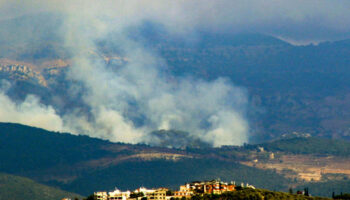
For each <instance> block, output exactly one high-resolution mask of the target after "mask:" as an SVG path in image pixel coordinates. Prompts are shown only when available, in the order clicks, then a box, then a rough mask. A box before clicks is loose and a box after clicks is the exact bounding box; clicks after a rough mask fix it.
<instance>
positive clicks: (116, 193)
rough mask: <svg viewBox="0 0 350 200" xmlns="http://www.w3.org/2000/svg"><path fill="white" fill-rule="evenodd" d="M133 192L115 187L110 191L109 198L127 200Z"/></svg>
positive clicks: (109, 199) (111, 199)
mask: <svg viewBox="0 0 350 200" xmlns="http://www.w3.org/2000/svg"><path fill="white" fill-rule="evenodd" d="M130 194H131V192H130V191H126V192H122V191H120V190H118V189H115V190H114V191H113V192H108V198H107V199H108V200H127V199H129V197H130Z"/></svg>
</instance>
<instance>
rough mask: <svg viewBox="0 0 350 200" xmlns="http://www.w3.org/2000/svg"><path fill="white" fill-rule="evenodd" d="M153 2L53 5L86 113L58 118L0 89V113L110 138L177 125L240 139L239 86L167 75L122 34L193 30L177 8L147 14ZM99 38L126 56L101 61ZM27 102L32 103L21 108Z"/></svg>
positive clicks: (243, 103) (214, 138) (129, 138)
mask: <svg viewBox="0 0 350 200" xmlns="http://www.w3.org/2000/svg"><path fill="white" fill-rule="evenodd" d="M156 5H157V2H156V1H152V2H151V6H149V5H145V3H140V2H139V1H130V2H129V3H126V1H109V0H102V1H98V2H97V1H80V0H77V1H70V2H69V3H68V2H66V3H63V5H60V7H59V8H58V10H59V12H60V14H62V15H63V16H64V23H63V26H62V27H61V33H62V35H63V38H64V41H65V42H64V47H65V48H66V49H67V50H68V51H69V52H70V53H71V55H72V57H73V59H72V65H71V67H70V70H69V73H68V77H67V78H68V79H69V80H73V81H74V82H76V83H77V84H75V85H74V84H72V85H71V86H70V90H69V91H70V92H71V95H73V96H74V95H76V94H77V93H78V92H81V91H82V92H81V93H82V97H81V98H82V101H83V102H82V103H83V104H84V105H86V106H87V107H88V111H82V108H80V107H75V108H73V109H72V110H71V111H70V112H69V113H65V114H63V115H62V116H58V115H57V114H56V113H57V112H56V111H55V110H53V108H52V107H51V106H43V105H40V103H38V101H37V100H35V97H30V96H29V97H28V98H27V99H26V100H25V101H24V102H23V103H22V104H17V105H14V104H13V103H12V104H11V102H10V100H9V99H8V98H7V97H6V96H5V95H3V94H1V95H0V99H1V104H2V105H3V104H9V105H11V106H10V108H11V109H10V110H6V111H5V112H6V113H13V115H14V117H12V118H17V119H18V120H17V121H16V120H12V121H16V122H20V123H25V124H29V125H35V126H39V127H43V128H48V129H49V130H59V131H69V132H72V133H77V134H87V135H89V136H92V137H98V138H103V139H108V140H111V141H115V142H116V141H118V142H127V143H139V142H145V143H149V144H151V143H154V141H153V139H152V137H150V136H149V133H150V132H151V131H154V130H159V129H165V130H171V129H175V130H183V131H186V132H188V133H189V134H190V136H191V137H193V138H197V139H200V140H202V141H205V142H207V143H209V144H212V145H213V146H221V145H241V144H243V143H244V142H247V141H248V137H249V136H248V133H249V125H248V121H247V120H246V118H245V112H246V108H247V106H248V100H247V94H246V91H245V90H244V89H242V88H239V87H236V86H234V85H233V83H231V82H230V81H229V80H227V79H225V78H219V79H217V80H214V81H211V82H207V81H204V80H196V79H193V78H191V77H186V78H185V77H177V78H176V80H173V79H172V78H170V77H169V76H168V75H166V74H165V73H164V72H163V71H162V70H161V67H164V66H165V67H166V64H165V62H164V61H163V59H162V58H161V57H160V56H159V55H158V54H157V52H153V51H152V50H151V49H147V48H145V46H144V45H143V44H142V43H141V42H139V41H136V40H134V39H132V38H131V37H130V36H129V32H128V30H130V29H131V28H135V27H138V26H140V25H142V24H143V23H144V22H145V21H152V22H154V23H158V24H161V25H163V26H164V27H166V29H167V31H169V32H170V33H171V34H175V35H180V36H181V37H183V38H185V37H186V34H190V33H192V32H193V31H194V30H193V27H191V26H189V24H188V23H183V22H184V21H186V19H182V18H181V16H182V15H181V12H182V11H181V9H175V10H176V12H175V11H174V13H169V15H167V14H166V12H165V11H163V12H161V13H163V14H164V17H162V16H159V12H158V13H157V16H155V15H154V14H153V13H154V12H153V9H157V8H159V7H157V6H156ZM160 5H162V6H164V4H160ZM178 5H179V4H174V6H178ZM142 6H144V7H142ZM142 8H144V10H143V9H142ZM100 41H104V42H106V43H107V44H108V45H109V46H112V47H113V48H114V49H117V50H118V52H119V53H118V54H117V55H114V56H118V57H122V58H125V60H127V62H124V63H123V64H121V65H118V66H114V67H113V66H110V65H108V64H107V62H106V60H105V59H104V57H103V52H101V51H100V49H99V47H98V45H97V44H98V42H100ZM28 104H30V105H31V106H30V107H32V108H33V109H26V108H27V107H26V106H25V105H28ZM32 113H41V114H37V115H36V116H37V118H35V122H31V121H25V120H21V119H22V117H21V116H23V115H31V114H32ZM23 118H26V117H23ZM41 118H45V119H46V120H47V121H42V120H41ZM2 120H4V121H8V120H6V119H2ZM51 121H54V122H55V123H54V124H52V123H51Z"/></svg>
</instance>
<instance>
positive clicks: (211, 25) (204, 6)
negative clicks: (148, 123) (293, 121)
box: [0, 0, 350, 42]
mask: <svg viewBox="0 0 350 200" xmlns="http://www.w3.org/2000/svg"><path fill="white" fill-rule="evenodd" d="M349 9H350V2H349V1H346V0H308V1H305V0H293V1H281V0H269V1H267V0H217V1H210V0H201V1H197V0H192V1H185V0H175V1H160V0H146V1H135V0H129V1H119V0H101V1H92V0H87V1H83V0H72V1H60V0H50V1H43V0H34V1H33V0H11V1H10V0H1V1H0V18H2V19H4V18H11V17H15V16H18V15H24V14H31V13H38V12H44V11H46V12H56V13H75V12H76V13H80V12H85V13H89V14H91V15H94V14H96V12H99V11H100V10H103V14H104V15H105V16H109V17H114V18H118V19H119V20H120V21H127V23H139V22H140V21H142V20H151V21H156V22H159V23H161V24H164V25H166V26H167V27H168V29H169V30H171V32H177V33H188V32H191V31H194V30H199V29H204V30H210V31H231V32H241V31H252V32H262V33H266V34H271V35H274V36H277V37H280V38H284V39H286V40H288V39H290V40H291V41H295V42H298V41H300V42H307V41H311V42H314V41H323V40H337V39H344V38H347V37H349V36H350V26H349V25H350V13H349V12H348V11H349Z"/></svg>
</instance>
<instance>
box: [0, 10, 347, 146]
mask: <svg viewBox="0 0 350 200" xmlns="http://www.w3.org/2000/svg"><path fill="white" fill-rule="evenodd" d="M61 17H62V16H57V15H49V14H41V15H36V16H24V17H21V18H16V19H11V20H5V21H0V57H2V58H7V59H12V60H15V61H17V62H26V63H28V65H24V66H23V67H29V68H36V69H37V70H36V71H35V72H36V73H37V74H36V76H35V77H34V78H26V77H30V72H29V71H28V72H26V73H22V72H17V71H16V72H14V71H13V72H11V73H8V72H7V71H5V70H4V69H2V70H0V76H1V79H5V80H8V81H9V82H11V85H12V87H11V88H10V89H9V90H8V91H7V93H8V94H9V96H11V98H13V99H16V100H18V99H20V100H21V99H24V97H25V96H26V95H27V94H29V93H33V94H36V95H38V96H40V97H41V101H42V102H43V103H45V104H50V105H52V106H53V107H54V108H56V110H58V111H59V113H65V112H69V110H70V109H71V108H72V107H74V105H77V104H82V101H81V99H80V98H81V95H76V96H73V95H68V94H69V84H70V80H69V79H68V78H67V76H66V73H67V71H68V70H69V66H70V65H69V63H70V62H69V59H70V55H69V52H67V51H66V50H65V48H64V47H63V46H62V44H63V42H62V38H60V34H59V29H58V27H60V24H61V23H62V18H61ZM42 19H45V20H44V21H43V20H42ZM29 21H30V22H31V21H34V22H35V23H38V24H39V23H40V26H37V27H41V28H40V30H37V33H38V34H37V35H38V37H35V38H36V39H35V40H33V41H32V43H28V42H27V41H26V40H17V36H16V34H13V33H18V34H19V35H18V38H22V37H21V36H22V34H23V35H25V34H29V33H28V31H29V32H34V33H36V32H35V31H33V30H32V27H29V28H27V27H28V26H29V25H30V23H29ZM14 24H17V25H18V26H14ZM46 29H47V30H50V31H49V32H45V31H44V30H46ZM129 32H130V37H133V38H135V40H138V41H140V42H141V43H142V44H144V46H146V47H147V48H150V49H152V50H153V51H155V52H156V53H158V54H160V55H161V56H162V58H164V60H165V62H166V64H167V65H162V66H163V67H164V68H163V69H162V70H163V71H164V73H165V74H168V75H170V76H173V78H174V79H175V80H176V78H177V77H183V76H191V77H196V78H200V79H206V80H213V79H216V78H218V77H227V78H229V79H230V80H231V81H232V83H233V84H236V85H239V86H242V87H244V88H247V89H248V91H249V93H248V94H249V97H250V102H251V106H250V107H249V109H248V111H249V113H248V114H247V116H248V118H249V121H250V126H251V127H250V129H251V130H252V132H253V133H254V135H253V136H252V137H251V140H252V142H258V141H261V140H263V141H268V140H271V139H275V138H278V137H279V136H280V135H282V134H286V133H292V132H304V133H310V134H311V135H312V136H322V137H328V138H343V139H350V131H349V129H348V127H349V124H350V109H349V108H350V104H349V102H350V101H349V98H350V91H349V88H348V85H350V70H349V67H350V58H349V56H348V55H349V53H350V42H349V41H350V40H342V41H333V42H323V43H320V44H318V45H305V46H293V45H291V44H288V43H286V42H284V41H282V40H279V39H277V38H275V37H272V36H268V35H264V34H259V33H240V34H236V33H209V32H197V33H195V34H193V35H189V36H188V38H187V39H184V38H182V37H178V36H173V35H170V34H168V33H167V32H166V31H164V29H163V28H162V27H159V26H157V25H154V24H147V23H145V25H144V26H143V27H141V28H140V27H137V30H134V29H132V30H130V31H129ZM1 35H2V36H3V37H1ZM39 36H40V37H39ZM7 37H9V38H10V39H9V40H4V39H2V40H1V38H7ZM110 37H111V38H110V39H113V38H112V37H113V34H111V36H110ZM42 38H45V42H44V41H40V42H37V41H36V40H40V39H42ZM97 43H98V48H99V50H100V51H101V52H100V53H101V54H103V55H100V56H102V57H103V58H104V59H105V61H106V63H107V65H108V66H111V67H113V66H118V65H120V64H123V63H124V62H127V58H123V56H122V55H121V54H120V52H119V51H118V49H117V48H115V47H114V46H109V45H108V42H106V41H98V42H97ZM32 44H35V45H34V46H33V45H32ZM34 47H35V48H34ZM114 58H123V59H114ZM58 60H60V61H61V62H63V63H65V64H64V65H59V66H58V65H57V61H58ZM55 63H56V64H55ZM39 77H40V79H39ZM42 83H46V86H45V85H43V84H42ZM62 100H64V101H62ZM57 102H60V103H57ZM62 102H64V103H62ZM80 106H82V105H80ZM181 131H187V130H181Z"/></svg>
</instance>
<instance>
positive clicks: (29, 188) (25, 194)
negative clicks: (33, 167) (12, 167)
mask: <svg viewBox="0 0 350 200" xmlns="http://www.w3.org/2000/svg"><path fill="white" fill-rule="evenodd" d="M65 197H67V198H72V199H73V198H75V197H77V198H82V196H80V195H78V194H74V193H70V192H65V191H62V190H60V189H57V188H53V187H48V186H46V185H42V184H39V183H36V182H34V181H32V180H30V179H28V178H23V177H19V176H13V175H9V174H3V173H0V200H8V199H11V200H22V199H26V200H61V199H63V198H65Z"/></svg>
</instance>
